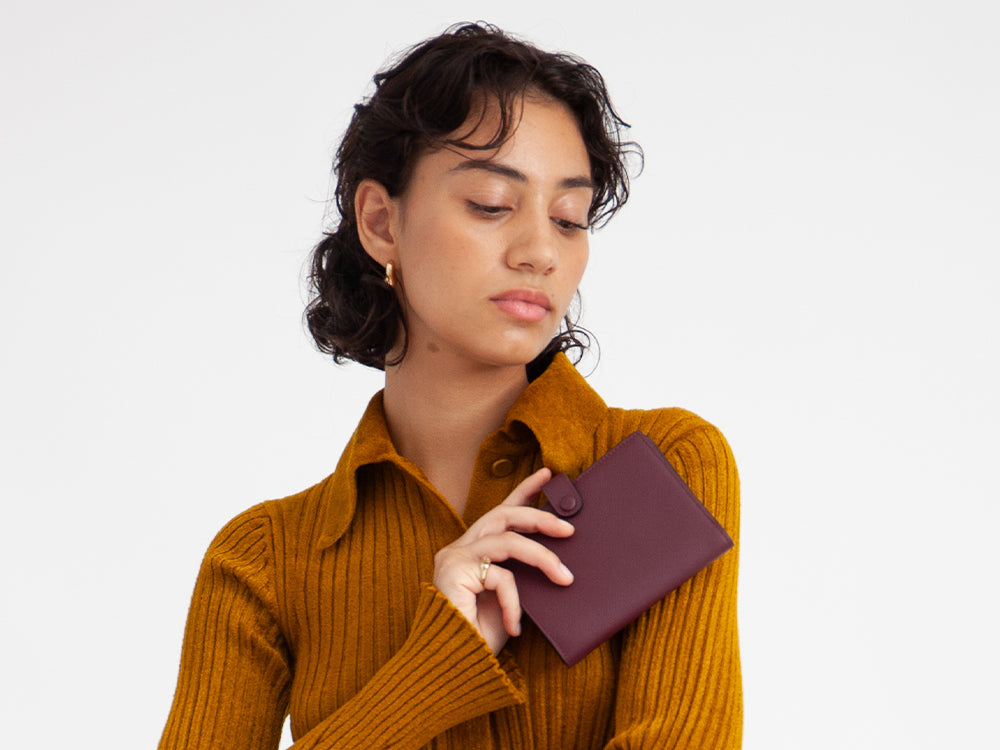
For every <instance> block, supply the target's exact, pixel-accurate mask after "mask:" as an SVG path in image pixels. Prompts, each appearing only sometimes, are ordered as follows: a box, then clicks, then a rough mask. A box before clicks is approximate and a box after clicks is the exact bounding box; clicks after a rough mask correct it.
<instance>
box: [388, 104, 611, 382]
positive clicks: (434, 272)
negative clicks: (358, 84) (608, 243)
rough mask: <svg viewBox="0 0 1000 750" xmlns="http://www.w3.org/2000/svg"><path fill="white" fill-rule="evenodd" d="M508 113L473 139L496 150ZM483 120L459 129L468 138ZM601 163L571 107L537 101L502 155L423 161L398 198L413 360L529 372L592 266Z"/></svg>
mask: <svg viewBox="0 0 1000 750" xmlns="http://www.w3.org/2000/svg"><path fill="white" fill-rule="evenodd" d="M497 121H498V113H497V112H496V111H494V112H492V113H488V114H487V116H486V117H484V119H483V122H482V124H481V125H480V127H479V128H478V129H477V130H476V131H475V132H474V133H473V135H472V136H471V137H468V138H466V139H465V140H466V141H467V142H470V143H473V144H475V143H487V142H488V141H489V139H490V137H491V136H492V135H493V134H494V133H495V131H496V125H497ZM474 123H475V119H473V118H470V124H469V125H468V126H467V127H466V128H465V129H464V130H459V131H457V133H458V134H460V135H465V134H467V133H468V128H469V127H472V124H474ZM592 196H593V186H592V182H591V178H590V159H589V157H588V156H587V151H586V148H585V146H584V143H583V139H582V137H581V136H580V132H579V128H578V127H577V124H576V120H575V119H574V117H573V115H572V114H571V113H570V111H569V109H567V108H566V106H565V105H564V104H562V103H560V102H556V101H553V100H550V99H544V98H539V97H529V98H527V99H526V100H525V102H524V107H523V111H522V113H521V118H520V123H519V124H518V126H517V129H516V130H515V131H514V133H513V135H512V136H511V137H510V138H509V139H508V140H507V142H506V143H504V144H503V146H501V147H500V148H499V149H497V150H496V151H470V150H464V149H451V148H447V149H445V148H442V149H438V150H435V151H431V152H428V153H427V154H425V155H423V156H421V157H420V158H419V159H418V161H417V163H416V165H415V168H414V173H413V175H412V177H411V180H410V183H409V185H408V186H407V188H406V190H405V192H404V193H403V195H402V196H400V198H399V199H398V200H397V204H398V209H399V210H398V213H397V219H396V222H395V224H396V226H395V237H396V240H397V243H396V256H397V257H396V260H395V261H394V263H393V265H394V268H395V270H396V274H397V276H398V278H399V280H400V284H399V285H398V286H397V289H398V290H399V291H400V298H401V302H402V305H403V310H404V314H405V315H406V322H407V334H408V337H409V338H408V342H409V349H408V353H407V357H410V356H423V355H424V354H425V353H426V354H428V355H436V356H440V355H451V356H458V357H460V358H464V359H467V360H470V361H475V362H478V363H482V364H490V365H513V364H518V365H523V364H525V363H527V362H530V361H531V360H532V359H534V358H535V357H536V356H537V355H538V354H539V353H540V352H541V351H542V349H544V348H545V346H546V344H548V342H549V340H550V339H551V338H552V337H553V336H554V335H555V332H556V330H557V328H558V326H559V323H560V321H561V320H562V317H563V315H564V314H565V312H566V308H567V307H568V306H569V303H570V301H571V300H572V298H573V294H574V293H575V291H576V288H577V285H578V284H579V283H580V279H581V277H582V276H583V271H584V268H585V267H586V265H587V255H588V248H589V245H588V238H587V229H586V227H587V214H588V211H589V209H590V203H591V198H592Z"/></svg>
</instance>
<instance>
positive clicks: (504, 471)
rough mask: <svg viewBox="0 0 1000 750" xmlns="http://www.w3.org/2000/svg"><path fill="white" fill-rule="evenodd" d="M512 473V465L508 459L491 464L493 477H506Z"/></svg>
mask: <svg viewBox="0 0 1000 750" xmlns="http://www.w3.org/2000/svg"><path fill="white" fill-rule="evenodd" d="M512 471H514V464H512V463H511V461H510V459H509V458H501V459H498V460H496V461H494V462H493V476H495V477H506V476H508V475H509V474H510V473H511V472H512Z"/></svg>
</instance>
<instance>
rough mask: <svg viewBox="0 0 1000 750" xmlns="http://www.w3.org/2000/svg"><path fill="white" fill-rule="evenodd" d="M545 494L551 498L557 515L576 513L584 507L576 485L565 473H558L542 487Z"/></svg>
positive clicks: (550, 501)
mask: <svg viewBox="0 0 1000 750" xmlns="http://www.w3.org/2000/svg"><path fill="white" fill-rule="evenodd" d="M542 491H543V492H544V493H545V496H546V497H547V498H548V499H549V505H551V506H552V510H554V511H555V512H556V515H558V516H561V517H563V518H568V517H570V516H574V515H576V514H577V513H578V512H579V511H580V508H582V507H583V500H582V499H581V498H580V495H579V493H578V492H577V491H576V487H574V486H573V483H572V482H571V481H570V479H569V477H568V476H566V475H565V474H558V475H557V476H554V477H552V479H550V480H549V481H548V482H546V483H545V486H544V487H543V488H542Z"/></svg>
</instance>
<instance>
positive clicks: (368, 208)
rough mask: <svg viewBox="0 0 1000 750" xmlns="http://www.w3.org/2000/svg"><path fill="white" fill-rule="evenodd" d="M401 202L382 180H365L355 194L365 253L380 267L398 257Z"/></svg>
mask: <svg viewBox="0 0 1000 750" xmlns="http://www.w3.org/2000/svg"><path fill="white" fill-rule="evenodd" d="M398 211H399V207H398V203H397V202H396V200H395V199H394V198H392V197H391V196H390V195H389V191H388V190H386V189H385V187H384V186H383V185H382V183H380V182H377V181H376V180H372V179H366V180H362V181H361V184H360V185H358V189H357V191H356V192H355V193H354V217H355V220H356V221H357V224H358V238H359V239H360V240H361V246H362V247H363V248H364V249H365V252H366V253H368V255H370V256H371V257H372V259H373V260H374V261H375V262H376V263H378V264H379V265H380V266H384V265H385V264H386V263H389V262H391V261H394V260H396V226H397V213H398Z"/></svg>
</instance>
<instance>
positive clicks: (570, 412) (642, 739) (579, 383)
mask: <svg viewBox="0 0 1000 750" xmlns="http://www.w3.org/2000/svg"><path fill="white" fill-rule="evenodd" d="M637 429H638V430H642V431H643V432H645V433H646V434H647V435H649V436H650V437H651V438H652V439H653V441H654V442H655V443H657V444H658V445H659V446H660V449H661V450H662V451H663V453H664V454H665V455H666V457H667V458H668V459H669V460H670V462H671V463H672V464H673V466H674V467H675V468H676V469H677V471H678V473H679V474H680V475H681V477H683V478H684V480H685V481H686V482H687V484H688V485H689V486H690V487H691V489H692V490H693V491H694V493H695V495H696V496H697V497H698V498H699V499H701V501H702V502H703V503H704V504H705V505H706V507H707V508H708V509H709V510H710V511H711V512H712V514H713V515H714V516H715V517H716V518H717V519H718V520H719V522H720V523H721V524H722V525H723V526H724V527H725V529H726V531H727V532H728V533H729V535H730V536H731V537H732V538H733V539H734V540H738V531H739V529H738V526H739V493H738V479H737V474H736V467H735V464H734V462H733V458H732V454H731V452H730V450H729V446H728V445H727V443H726V441H725V439H724V438H723V437H722V435H721V434H720V433H719V432H718V430H716V429H715V428H714V427H712V426H711V425H710V424H708V423H707V422H705V421H704V420H702V419H700V418H699V417H697V416H695V415H693V414H691V413H690V412H686V411H683V410H681V409H660V410H654V411H625V410H620V409H609V408H608V407H607V406H605V404H604V402H603V401H602V400H601V398H600V397H599V396H598V395H597V394H596V393H595V392H594V391H593V390H592V389H591V388H590V387H589V386H588V385H587V384H586V382H585V381H584V380H583V378H582V377H581V376H580V375H579V374H578V373H577V371H576V369H575V368H574V367H573V365H572V364H571V363H570V362H569V360H568V359H566V357H565V356H564V355H557V356H556V358H555V359H554V360H553V362H552V363H551V364H550V365H549V367H548V369H547V370H546V371H545V372H544V373H542V374H541V375H540V376H539V377H538V378H536V379H535V380H534V381H532V382H531V383H530V384H529V385H528V387H527V389H526V390H525V391H524V393H523V394H522V395H521V397H520V398H519V400H518V401H517V402H516V403H515V404H514V406H513V407H512V408H511V410H510V412H509V414H508V415H507V419H506V421H505V423H504V425H503V426H502V427H501V428H500V429H499V430H497V431H496V432H494V433H493V434H492V435H490V436H489V437H488V438H487V440H486V441H485V442H484V443H483V444H482V446H480V450H479V455H478V458H477V461H476V465H475V470H474V474H473V478H472V483H471V486H470V493H469V499H468V503H467V507H466V510H465V514H464V517H459V516H458V515H456V514H455V512H454V511H453V509H452V508H451V506H450V505H449V504H448V503H447V502H446V501H445V500H444V499H443V498H442V497H441V495H440V494H439V493H438V492H437V491H436V490H435V489H434V487H433V486H432V485H431V484H430V482H429V481H428V480H427V478H426V477H425V476H424V474H423V472H422V471H421V470H420V469H419V468H418V467H417V466H415V465H414V464H413V463H411V462H410V461H408V460H407V459H406V458H404V457H402V456H400V455H399V454H398V453H397V452H396V450H395V448H394V447H393V444H392V441H391V439H390V437H389V433H388V430H387V427H386V423H385V417H384V412H383V409H382V396H381V393H379V394H376V396H375V397H374V398H373V399H372V400H371V403H370V404H369V405H368V409H367V411H366V412H365V414H364V416H363V418H362V419H361V422H360V424H359V425H358V428H357V430H356V431H355V433H354V436H353V437H352V438H351V440H350V442H349V443H348V445H347V448H346V449H345V451H344V454H343V456H342V457H341V459H340V462H339V464H338V465H337V469H336V471H335V472H334V473H333V474H332V475H331V476H329V477H328V478H327V479H325V480H324V481H322V482H320V483H319V484H317V485H316V486H314V487H311V488H310V489H308V490H306V491H304V492H301V493H299V494H297V495H293V496H291V497H286V498H284V499H281V500H272V501H269V502H265V503H262V504H260V505H257V506H255V507H253V508H251V509H249V510H247V511H245V512H244V513H242V514H240V515H239V516H237V517H236V518H235V519H234V520H232V521H231V522H230V523H229V524H227V525H226V527H225V528H223V529H222V531H221V532H220V533H219V534H218V536H217V537H216V538H215V540H214V541H213V542H212V544H211V546H210V547H209V550H208V552H207V554H206V556H205V560H204V563H203V565H202V568H201V572H200V574H199V576H198V580H197V584H196V586H195V590H194V596H193V599H192V602H191V610H190V614H189V617H188V623H187V628H186V631H185V636H184V646H183V651H182V655H181V665H180V677H179V680H178V685H177V691H176V694H175V697H174V703H173V707H172V709H171V712H170V716H169V718H168V720H167V725H166V728H165V730H164V733H163V737H162V740H161V743H160V748H161V750H209V749H210V748H211V749H212V750H258V749H261V750H262V749H264V748H267V749H268V750H274V749H275V748H277V747H278V743H279V739H280V735H281V727H282V723H283V721H284V719H285V716H286V715H287V714H288V713H289V712H290V714H291V728H292V735H293V737H294V740H295V744H294V745H293V747H294V748H295V749H296V750H306V749H307V748H310V749H311V748H315V749H316V750H334V749H335V748H337V749H339V748H364V749H365V750H370V749H371V748H382V747H392V748H420V747H424V746H427V747H433V748H453V749H455V750H458V749H459V748H461V749H462V750H468V749H470V748H471V749H476V750H478V749H480V748H484V749H486V748H497V749H500V748H503V749H504V750H516V749H520V748H526V749H527V748H530V749H532V750H568V749H571V748H688V749H689V750H712V749H715V748H718V749H720V750H721V749H722V748H738V747H739V746H740V739H741V733H742V708H743V703H742V692H741V682H740V664H739V651H738V645H737V636H736V572H737V550H736V549H733V550H731V551H729V552H727V553H726V554H724V555H723V556H722V557H720V558H719V559H718V560H716V561H715V562H713V563H712V564H711V565H709V566H708V567H707V568H706V569H705V570H703V571H702V572H700V573H698V574H697V575H696V576H695V577H694V578H692V579H691V580H689V581H688V582H687V583H685V584H683V585H682V586H681V587H680V588H679V589H677V590H676V591H674V592H673V593H671V594H669V595H668V596H667V597H666V599H664V600H663V601H661V602H659V603H658V604H656V605H654V606H653V607H652V608H651V609H650V610H649V611H648V612H646V613H645V614H644V615H642V616H641V617H640V618H639V619H638V620H636V621H635V622H634V623H632V624H631V625H629V626H628V627H626V628H625V629H624V630H623V631H622V632H621V633H619V634H618V635H616V636H615V637H614V638H612V639H611V640H610V641H609V642H607V643H605V644H604V645H602V646H601V647H599V648H598V649H597V650H595V651H593V652H592V653H591V654H590V655H588V656H587V657H586V658H584V659H583V660H582V661H581V662H579V663H578V664H576V665H575V666H573V667H567V666H566V665H565V664H564V663H563V662H562V660H561V659H560V658H559V656H558V655H557V654H556V652H555V651H554V650H553V649H552V647H551V646H550V645H549V644H548V642H547V641H546V640H545V638H544V636H543V635H541V633H540V632H539V631H538V630H537V629H536V628H535V627H534V625H533V624H532V623H531V622H530V620H529V619H528V618H527V617H525V619H524V622H523V633H522V635H521V636H520V637H517V638H511V639H510V640H509V641H508V642H507V645H506V646H505V647H504V648H503V650H502V651H501V652H500V654H499V655H498V656H494V655H493V653H492V651H491V650H490V648H489V647H488V646H487V645H486V642H485V641H484V640H483V639H482V637H481V636H480V635H479V634H478V632H477V631H476V630H475V629H474V628H473V626H472V625H471V624H470V623H469V622H468V621H467V620H466V619H465V618H464V617H463V615H462V614H460V613H459V612H458V610H456V609H455V608H454V607H453V606H452V605H451V603H450V602H449V601H448V600H447V599H446V598H445V597H444V596H442V595H441V594H440V593H439V592H438V591H437V590H436V589H435V588H434V587H433V585H432V584H431V583H430V581H431V580H432V577H433V570H434V553H435V552H436V551H437V550H439V549H440V548H442V547H444V546H445V545H447V544H449V543H451V542H452V541H454V540H455V539H456V538H458V537H459V536H461V535H462V533H463V532H464V530H465V529H466V528H467V527H468V525H469V524H471V523H473V522H474V521H475V520H476V519H477V518H479V517H480V516H482V515H483V514H484V513H486V512H487V511H488V510H490V509H491V508H493V507H494V506H496V505H497V504H499V503H500V502H501V501H502V500H503V499H504V498H505V497H506V496H507V495H508V494H509V493H510V491H511V490H512V489H513V488H514V486H515V485H516V484H517V483H518V482H520V481H521V480H523V479H524V478H525V477H527V476H528V475H529V474H531V473H532V472H533V471H535V470H536V469H538V468H540V467H542V466H547V467H549V468H551V469H552V470H553V472H561V471H564V472H566V473H567V474H569V475H570V477H575V476H577V475H578V474H579V473H580V472H581V471H582V470H583V469H585V468H586V467H587V466H589V465H590V464H591V463H593V462H594V461H595V460H596V459H597V458H599V457H600V456H602V455H603V454H604V453H605V452H606V451H607V450H608V449H609V448H611V447H613V446H614V445H615V444H616V443H617V442H618V441H619V440H621V439H622V438H623V437H625V436H626V435H628V434H630V433H631V432H633V431H634V430H637ZM621 585H622V586H628V585H629V582H628V581H622V582H621Z"/></svg>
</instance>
